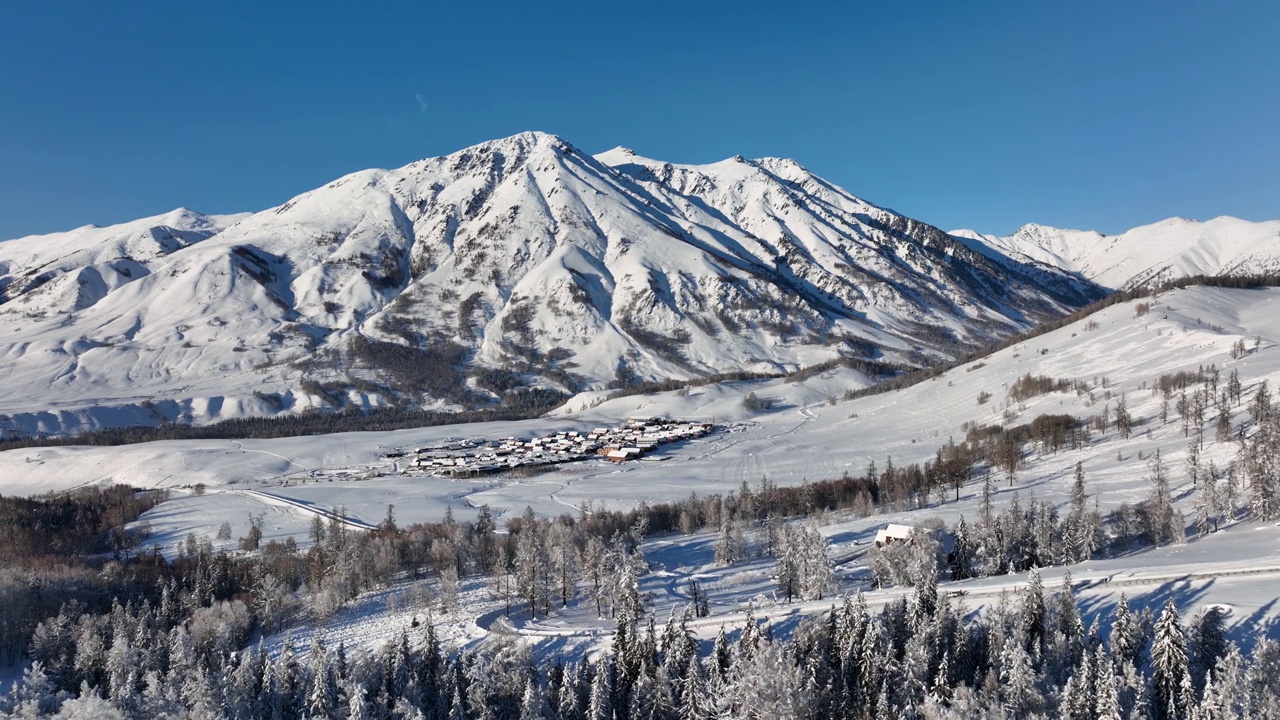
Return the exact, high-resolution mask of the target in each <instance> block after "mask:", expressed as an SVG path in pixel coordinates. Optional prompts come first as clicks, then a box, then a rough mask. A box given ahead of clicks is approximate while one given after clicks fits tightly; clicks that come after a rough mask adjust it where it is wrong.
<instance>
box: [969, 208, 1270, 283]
mask: <svg viewBox="0 0 1280 720" xmlns="http://www.w3.org/2000/svg"><path fill="white" fill-rule="evenodd" d="M951 235H952V236H954V237H956V238H959V239H961V240H962V241H964V242H967V243H968V244H969V245H970V247H972V248H973V249H975V250H977V251H979V252H987V253H988V254H991V255H992V256H993V257H996V258H1004V257H1007V258H1013V259H1015V260H1018V261H1020V262H1022V263H1027V264H1031V265H1036V266H1040V267H1045V268H1050V269H1055V270H1062V271H1066V272H1069V273H1072V274H1075V275H1078V276H1080V277H1083V278H1087V279H1089V280H1091V281H1093V282H1095V283H1097V284H1099V285H1101V286H1103V287H1106V288H1111V289H1114V290H1124V289H1129V288H1134V287H1139V286H1143V285H1150V284H1156V283H1160V282H1163V281H1165V280H1171V279H1174V278H1179V277H1186V276H1190V275H1230V274H1239V273H1265V272H1275V271H1276V270H1280V220H1272V221H1269V222H1259V223H1255V222H1249V221H1248V220H1241V219H1239V218H1233V217H1225V216H1224V217H1218V218H1214V219H1212V220H1208V221H1205V222H1197V221H1195V220H1184V219H1182V218H1169V219H1168V220H1162V221H1161V222H1158V223H1154V224H1151V225H1143V226H1141V227H1136V228H1134V229H1132V230H1129V231H1127V232H1124V233H1121V234H1119V235H1103V234H1101V233H1098V232H1095V231H1092V230H1087V231H1086V230H1062V229H1058V228H1052V227H1046V226H1043V225H1034V224H1033V225H1024V226H1022V227H1021V228H1018V230H1017V232H1015V233H1014V234H1013V235H1010V236H1008V237H997V236H995V235H982V234H980V233H976V232H974V231H972V230H957V231H954V232H952V233H951Z"/></svg>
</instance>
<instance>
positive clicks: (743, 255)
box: [0, 133, 1101, 434]
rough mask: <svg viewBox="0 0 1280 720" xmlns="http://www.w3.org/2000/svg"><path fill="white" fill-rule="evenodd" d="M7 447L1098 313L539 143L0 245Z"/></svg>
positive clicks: (1015, 278) (1024, 282) (488, 148)
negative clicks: (277, 196) (218, 207)
mask: <svg viewBox="0 0 1280 720" xmlns="http://www.w3.org/2000/svg"><path fill="white" fill-rule="evenodd" d="M0 277H2V278H3V279H0V287H2V288H3V294H2V295H0V362H2V363H3V366H4V368H5V370H6V375H7V377H6V382H5V383H4V385H3V388H0V413H4V414H5V415H7V416H8V421H7V422H8V425H7V429H8V431H9V432H18V433H25V434H34V433H37V432H45V433H61V432H75V431H79V430H84V429H91V428H94V427H102V426H118V425H128V424H150V423H156V422H163V421H180V422H187V421H192V422H206V421H213V420H218V419H224V418H231V417H242V416H247V415H270V414H275V413H281V412H295V411H301V410H305V409H308V408H313V407H325V408H335V409H336V408H339V407H355V408H369V407H374V406H379V405H386V404H396V405H407V406H411V407H425V408H460V407H477V406H484V405H486V404H493V403H497V402H499V401H500V400H501V399H502V398H511V397H514V394H516V393H518V392H519V391H520V390H521V389H523V388H545V389H550V390H554V391H557V392H563V393H566V394H574V393H577V392H580V391H583V390H592V389H600V388H603V387H605V386H607V385H614V386H617V385H626V384H630V383H634V382H637V381H642V380H654V379H672V378H675V379H686V378H692V377H698V376H704V375H708V374H712V373H718V372H726V371H744V370H745V371H754V372H778V371H785V370H791V369H795V368H798V367H802V366H808V365H812V364H815V363H818V362H821V361H823V360H827V359H831V358H833V357H837V356H850V357H858V358H864V359H876V360H883V361H889V362H893V363H898V364H909V365H916V366H918V365H921V364H926V363H929V362H931V361H933V360H936V359H938V358H943V357H947V356H951V355H954V354H955V353H956V352H957V351H958V350H962V349H966V348H972V347H974V346H977V345H980V344H983V343H986V342H989V341H991V340H993V339H995V338H1000V337H1005V336H1008V335H1010V334H1012V333H1014V332H1016V331H1019V330H1023V329H1026V328H1028V327H1030V326H1032V325H1034V324H1035V323H1036V322H1038V321H1041V320H1044V319H1047V318H1051V317H1055V316H1059V315H1061V314H1063V313H1065V312H1067V311H1069V310H1071V309H1073V308H1075V307H1078V306H1081V305H1083V304H1085V303H1087V302H1088V301H1090V300H1093V299H1096V298H1097V297H1099V296H1100V294H1101V291H1100V290H1099V289H1098V288H1097V287H1096V286H1094V285H1092V284H1091V283H1089V282H1086V281H1082V280H1079V279H1078V278H1076V277H1074V276H1072V275H1070V274H1069V273H1066V272H1062V271H1060V270H1057V269H1054V268H1045V267H1042V266H1038V265H1037V266H1033V265H1030V264H1026V263H1024V262H1022V261H1021V260H1016V259H1009V258H998V259H992V258H991V257H988V253H982V252H975V251H973V250H971V249H970V248H969V247H968V246H967V245H966V244H964V243H962V242H959V241H957V240H956V239H954V238H952V237H950V236H948V235H947V234H945V233H943V232H941V231H939V230H937V229H936V228H934V227H931V226H929V225H926V224H924V223H921V222H918V221H915V220H912V219H910V218H907V217H904V216H901V215H898V214H896V213H893V212H891V211H889V210H885V209H882V208H878V207H876V206H874V205H871V204H869V203H866V202H864V201H862V200H859V199H858V198H855V197H853V196H852V195H849V194H848V193H846V192H845V191H843V190H841V189H839V188H837V187H834V186H832V185H831V184H829V183H827V182H825V181H823V180H822V179H820V178H817V177H815V176H813V175H812V174H810V173H809V172H808V171H806V170H805V169H804V168H802V167H801V166H800V165H798V164H797V163H795V162H794V161H790V160H779V159H774V158H766V159H762V160H744V159H742V158H733V159H730V160H726V161H723V162H720V163H714V164H711V165H706V166H685V165H672V164H669V163H661V162H657V161H653V160H648V159H645V158H641V157H638V156H635V155H634V154H633V153H630V152H628V151H625V150H614V151H610V152H607V153H603V154H602V155H600V156H598V157H592V156H590V155H587V154H584V153H582V152H580V151H579V150H577V149H576V148H574V147H573V146H571V145H570V144H568V143H567V142H565V141H563V140H561V139H559V138H557V137H554V136H550V135H545V134H541V133H524V134H521V135H516V136H513V137H510V138H506V139H503V140H497V141H493V142H488V143H483V144H481V145H477V146H475V147H471V148H467V149H465V150H462V151H459V152H457V153H454V154H452V155H448V156H446V157H439V158H432V159H427V160H423V161H420V162H416V163H413V164H411V165H408V166H406V167H403V168H400V169H396V170H366V171H362V172H358V173H354V174H351V175H348V176H346V177H343V178H340V179H338V180H336V181H334V182H332V183H330V184H328V185H326V186H325V187H322V188H317V189H315V190H312V191H310V192H307V193H304V194H302V195H299V196H297V197H295V198H294V199H292V200H290V201H289V202H287V203H285V204H284V205H281V206H280V207H277V208H273V209H270V210H267V211H264V212H260V213H257V214H253V215H250V216H247V217H240V216H236V217H231V218H205V217H203V216H198V215H195V214H193V213H190V212H188V211H178V212H176V213H173V214H171V215H170V216H164V217H162V218H151V219H148V220H144V221H138V222H135V223H130V224H127V225H122V226H116V227H113V228H105V229H85V230H77V231H73V232H71V233H66V234H63V235H59V236H49V237H39V238H22V239H19V240H12V241H8V242H5V243H3V244H0Z"/></svg>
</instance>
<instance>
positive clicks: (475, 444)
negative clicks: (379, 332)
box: [411, 418, 715, 477]
mask: <svg viewBox="0 0 1280 720" xmlns="http://www.w3.org/2000/svg"><path fill="white" fill-rule="evenodd" d="M714 429H715V426H714V425H712V424H711V423H702V422H685V421H681V420H668V419H663V418H646V419H637V420H629V421H627V422H626V423H624V424H623V425H621V426H619V427H615V428H595V429H594V430H591V431H590V432H579V431H577V430H566V431H562V432H556V433H549V434H547V435H544V436H542V437H535V438H531V439H527V440H526V439H521V438H515V437H509V438H504V439H502V440H457V441H453V442H450V443H446V444H444V445H441V446H438V447H426V448H418V449H417V450H416V451H415V453H414V459H413V460H412V462H411V466H412V467H416V468H418V469H419V470H424V471H427V472H429V473H431V474H433V475H446V476H449V477H470V476H474V475H482V474H486V473H493V472H501V471H503V470H510V469H511V468H516V467H521V466H537V465H550V464H555V463H564V462H573V461H575V460H587V459H589V458H597V457H598V458H603V459H605V460H609V461H612V462H626V461H627V460H638V459H640V458H641V457H643V456H644V455H645V454H646V453H649V452H651V451H653V450H654V449H656V448H657V447H658V446H659V445H664V444H666V443H672V442H678V441H681V440H690V439H693V438H699V437H702V436H704V435H706V434H708V433H710V432H711V431H712V430H714Z"/></svg>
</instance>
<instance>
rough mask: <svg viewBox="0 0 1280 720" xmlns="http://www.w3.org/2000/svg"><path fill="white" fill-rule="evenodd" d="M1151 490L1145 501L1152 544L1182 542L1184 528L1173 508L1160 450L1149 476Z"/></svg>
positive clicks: (1152, 463)
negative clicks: (1179, 523) (1180, 524)
mask: <svg viewBox="0 0 1280 720" xmlns="http://www.w3.org/2000/svg"><path fill="white" fill-rule="evenodd" d="M1147 483H1148V484H1149V485H1150V489H1149V490H1148V492H1147V499H1146V500H1145V501H1144V511H1145V517H1146V526H1147V527H1146V531H1147V533H1148V534H1149V535H1150V536H1151V540H1152V542H1154V543H1155V544H1157V545H1164V544H1167V543H1171V542H1179V541H1181V540H1182V528H1181V527H1179V525H1178V520H1177V515H1176V513H1175V511H1174V508H1173V495H1172V493H1171V492H1170V490H1169V476H1168V473H1167V472H1166V471H1165V467H1164V461H1163V460H1161V458H1160V450H1159V448H1157V449H1156V454H1155V458H1154V459H1153V460H1152V462H1151V474H1150V475H1148V476H1147Z"/></svg>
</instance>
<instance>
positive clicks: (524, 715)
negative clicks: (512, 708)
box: [520, 677, 546, 720]
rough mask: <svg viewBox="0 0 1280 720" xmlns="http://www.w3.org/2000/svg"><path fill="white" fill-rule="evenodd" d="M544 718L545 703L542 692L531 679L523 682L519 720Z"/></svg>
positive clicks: (540, 719) (539, 719)
mask: <svg viewBox="0 0 1280 720" xmlns="http://www.w3.org/2000/svg"><path fill="white" fill-rule="evenodd" d="M545 717H546V702H545V700H543V697H542V690H541V689H540V688H539V687H538V683H537V682H536V681H535V680H534V679H533V678H532V677H531V678H528V679H527V680H525V683H524V695H523V696H521V698H520V720H542V719H543V718H545Z"/></svg>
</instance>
